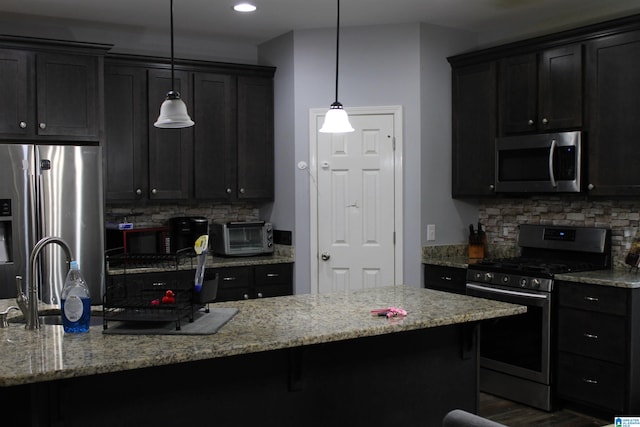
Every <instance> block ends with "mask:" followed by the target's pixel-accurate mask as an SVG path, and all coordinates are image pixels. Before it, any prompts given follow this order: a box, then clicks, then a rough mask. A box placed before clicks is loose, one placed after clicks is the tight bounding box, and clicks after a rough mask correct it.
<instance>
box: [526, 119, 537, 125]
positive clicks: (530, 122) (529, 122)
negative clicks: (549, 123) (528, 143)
mask: <svg viewBox="0 0 640 427" xmlns="http://www.w3.org/2000/svg"><path fill="white" fill-rule="evenodd" d="M534 123H535V122H534V121H533V120H531V119H529V120H528V121H527V124H528V125H529V126H533V124H534Z"/></svg>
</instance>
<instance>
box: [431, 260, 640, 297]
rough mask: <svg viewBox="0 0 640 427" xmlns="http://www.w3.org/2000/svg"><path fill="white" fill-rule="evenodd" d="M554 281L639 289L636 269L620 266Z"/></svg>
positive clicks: (458, 263) (459, 264)
mask: <svg viewBox="0 0 640 427" xmlns="http://www.w3.org/2000/svg"><path fill="white" fill-rule="evenodd" d="M422 263H423V264H429V265H438V266H443V267H454V268H467V267H468V266H469V265H471V264H473V261H470V260H469V258H467V257H446V258H429V257H424V258H423V259H422ZM555 279H556V280H563V281H566V282H579V283H586V284H591V285H600V286H611V287H616V288H627V289H637V288H640V272H638V270H637V269H629V268H625V267H622V266H616V267H615V268H613V269H611V270H595V271H580V272H577V273H565V274H556V275H555Z"/></svg>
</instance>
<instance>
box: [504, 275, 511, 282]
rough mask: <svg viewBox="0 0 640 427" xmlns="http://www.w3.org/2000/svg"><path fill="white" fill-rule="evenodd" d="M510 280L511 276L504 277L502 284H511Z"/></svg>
mask: <svg viewBox="0 0 640 427" xmlns="http://www.w3.org/2000/svg"><path fill="white" fill-rule="evenodd" d="M509 279H510V277H509V276H506V275H505V276H502V283H509Z"/></svg>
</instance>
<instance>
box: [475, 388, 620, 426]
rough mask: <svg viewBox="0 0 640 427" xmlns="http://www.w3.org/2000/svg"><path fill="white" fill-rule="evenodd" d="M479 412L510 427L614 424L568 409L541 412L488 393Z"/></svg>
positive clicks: (481, 398) (484, 394) (481, 399)
mask: <svg viewBox="0 0 640 427" xmlns="http://www.w3.org/2000/svg"><path fill="white" fill-rule="evenodd" d="M478 412H479V415H481V416H483V417H485V418H488V419H490V420H493V421H496V422H498V423H501V424H504V425H506V426H509V427H528V426H549V427H551V426H552V427H595V426H598V427H601V426H605V425H608V424H612V423H613V420H603V419H599V418H595V417H592V416H589V415H585V414H581V413H578V412H575V411H572V410H568V409H561V410H558V411H554V412H545V411H540V410H537V409H534V408H531V407H529V406H525V405H521V404H518V403H515V402H511V401H509V400H504V399H500V398H498V397H495V396H492V395H490V394H486V393H480V410H479V411H478Z"/></svg>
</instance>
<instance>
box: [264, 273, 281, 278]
mask: <svg viewBox="0 0 640 427" xmlns="http://www.w3.org/2000/svg"><path fill="white" fill-rule="evenodd" d="M267 277H280V275H279V274H278V273H267Z"/></svg>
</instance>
